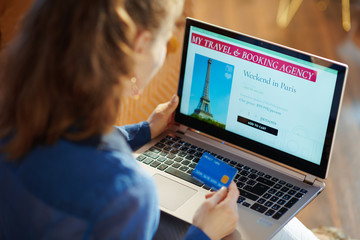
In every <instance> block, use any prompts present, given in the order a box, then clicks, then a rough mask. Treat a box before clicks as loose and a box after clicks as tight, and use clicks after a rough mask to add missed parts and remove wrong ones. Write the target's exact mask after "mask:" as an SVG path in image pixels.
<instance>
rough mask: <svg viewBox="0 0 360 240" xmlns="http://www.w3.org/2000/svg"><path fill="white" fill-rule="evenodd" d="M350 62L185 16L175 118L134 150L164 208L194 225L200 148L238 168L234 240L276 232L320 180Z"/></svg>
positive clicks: (199, 198) (199, 196)
mask: <svg viewBox="0 0 360 240" xmlns="http://www.w3.org/2000/svg"><path fill="white" fill-rule="evenodd" d="M347 71H348V67H347V66H346V65H345V64H342V63H338V62H335V61H332V60H328V59H325V58H322V57H318V56H315V55H312V54H309V53H305V52H302V51H299V50H296V49H292V48H289V47H285V46H281V45H279V44H275V43H272V42H269V41H265V40H262V39H259V38H255V37H252V36H249V35H245V34H242V33H239V32H235V31H232V30H228V29H225V28H222V27H219V26H215V25H212V24H209V23H205V22H201V21H198V20H195V19H191V18H187V20H186V27H185V34H184V45H183V53H182V61H181V69H180V78H179V86H178V96H179V98H180V101H179V105H178V108H177V109H176V112H175V123H174V124H173V125H172V126H171V127H170V128H169V130H167V131H166V132H164V134H163V135H161V136H159V137H158V138H156V139H153V140H152V141H151V142H150V143H149V144H146V145H145V146H143V147H142V148H140V149H139V150H137V151H136V152H135V153H134V154H135V157H136V158H137V160H138V161H139V162H140V164H141V165H142V166H143V167H144V168H145V169H146V170H147V171H148V172H149V173H150V174H152V175H153V178H154V180H155V182H156V184H157V187H158V193H159V200H160V208H161V210H162V211H164V212H166V213H168V214H171V215H173V216H176V217H178V218H180V219H182V220H184V221H187V222H189V223H191V222H192V219H193V215H194V213H195V211H196V210H197V208H198V207H199V206H200V205H201V204H202V203H203V201H204V200H205V195H206V194H208V193H209V191H211V189H209V188H208V187H207V186H205V185H203V184H201V183H200V182H198V181H196V180H195V179H193V178H192V177H191V172H192V170H193V169H194V168H195V166H196V164H197V162H198V161H199V159H200V158H201V156H202V154H203V153H204V152H208V153H210V154H212V155H213V156H215V157H217V158H218V159H220V160H222V161H224V162H226V163H227V164H229V165H231V166H233V167H235V168H237V169H238V174H237V175H236V176H235V178H234V181H235V182H236V184H237V186H238V188H239V190H240V197H239V199H238V211H239V216H240V219H239V223H238V226H237V228H236V231H235V232H234V233H233V234H232V236H231V237H232V238H233V239H250V240H251V239H271V238H272V237H273V236H274V235H275V234H276V233H277V232H278V231H279V230H280V229H281V228H282V227H283V226H284V225H285V224H286V223H287V222H288V221H289V220H290V219H291V218H293V217H294V216H295V215H296V214H297V213H298V212H299V211H300V210H301V209H302V208H304V207H305V206H306V205H307V204H309V203H310V202H311V201H312V200H313V199H314V198H315V197H316V196H317V195H319V194H320V193H321V192H322V191H323V189H324V187H325V183H324V179H325V178H326V177H327V173H328V169H329V164H330V157H331V152H332V148H333V144H334V138H335V131H336V125H337V122H338V116H339V112H340V105H341V101H342V97H343V92H344V86H345V81H346V76H347Z"/></svg>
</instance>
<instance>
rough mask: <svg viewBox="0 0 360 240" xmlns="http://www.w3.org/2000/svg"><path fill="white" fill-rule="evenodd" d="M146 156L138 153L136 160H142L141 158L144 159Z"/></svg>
mask: <svg viewBox="0 0 360 240" xmlns="http://www.w3.org/2000/svg"><path fill="white" fill-rule="evenodd" d="M145 158H146V157H145V156H144V155H139V156H138V157H137V158H136V160H138V161H140V162H141V161H142V160H144V159H145Z"/></svg>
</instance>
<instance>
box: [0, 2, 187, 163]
mask: <svg viewBox="0 0 360 240" xmlns="http://www.w3.org/2000/svg"><path fill="white" fill-rule="evenodd" d="M178 9H182V0H136V1H135V0H94V1H85V0H78V1H70V0H36V1H35V3H34V4H33V6H32V8H31V10H30V11H29V12H28V13H27V15H26V16H25V18H24V20H23V24H22V27H21V29H20V31H19V34H18V35H17V37H16V38H15V39H14V41H13V42H12V43H11V44H10V45H9V46H8V47H7V49H5V51H4V53H3V58H2V62H1V66H0V68H1V69H0V91H1V92H0V98H1V99H0V100H1V101H0V115H1V118H0V134H1V136H2V137H9V139H10V140H9V141H8V142H7V145H5V147H4V148H3V150H4V151H5V152H7V153H8V154H9V156H10V157H12V158H17V157H19V156H22V155H24V154H25V153H26V152H28V151H29V150H30V149H31V147H33V146H34V145H35V144H38V143H45V144H51V143H54V142H56V141H57V140H58V139H59V138H61V137H65V138H68V139H73V140H77V139H84V138H86V137H90V136H94V135H98V134H102V133H104V132H106V131H108V130H109V129H110V127H111V126H112V125H113V124H114V123H115V121H116V118H117V114H118V109H119V106H120V98H121V96H122V95H123V94H124V91H130V90H131V85H132V84H131V81H130V79H132V78H133V77H135V78H136V79H138V81H137V84H138V85H139V87H140V88H141V87H143V86H145V84H146V82H147V81H148V77H147V76H149V74H151V75H153V71H154V70H156V69H157V68H158V67H159V65H160V64H161V62H162V60H161V61H160V62H159V63H157V62H156V57H155V55H154V52H156V51H158V50H159V49H161V51H164V50H165V49H164V47H165V44H166V42H165V40H166V39H167V38H168V37H166V38H165V37H164V36H165V34H164V33H166V34H169V32H170V30H169V29H171V28H172V26H173V25H174V21H175V16H178V15H179V13H178V12H177V11H179V10H178ZM166 36H167V35H166ZM142 70H143V71H142ZM143 72H144V73H146V72H147V73H148V75H143V74H142V73H143Z"/></svg>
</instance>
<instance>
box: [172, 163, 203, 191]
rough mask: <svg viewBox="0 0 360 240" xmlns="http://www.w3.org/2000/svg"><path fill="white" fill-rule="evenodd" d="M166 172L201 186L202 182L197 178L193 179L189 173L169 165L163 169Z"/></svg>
mask: <svg viewBox="0 0 360 240" xmlns="http://www.w3.org/2000/svg"><path fill="white" fill-rule="evenodd" d="M165 172H166V173H169V174H171V175H174V176H176V177H179V178H181V179H183V180H185V181H187V182H190V183H193V184H195V185H196V186H199V187H201V186H202V185H203V184H202V183H201V182H199V181H197V180H195V179H194V178H193V177H191V176H190V175H189V174H186V173H184V172H181V171H179V170H177V169H175V168H173V167H169V168H167V169H166V170H165Z"/></svg>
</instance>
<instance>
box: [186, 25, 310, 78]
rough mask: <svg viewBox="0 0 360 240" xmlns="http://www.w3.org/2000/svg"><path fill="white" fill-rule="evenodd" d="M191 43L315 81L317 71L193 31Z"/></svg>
mask: <svg viewBox="0 0 360 240" xmlns="http://www.w3.org/2000/svg"><path fill="white" fill-rule="evenodd" d="M191 43H193V44H196V45H199V46H202V47H205V48H209V49H212V50H215V51H218V52H222V53H224V54H228V55H231V56H234V57H237V58H240V59H243V60H246V61H249V62H253V63H255V64H259V65H262V66H264V67H268V68H271V69H274V70H277V71H280V72H284V73H287V74H290V75H292V76H295V77H298V78H302V79H306V80H309V81H311V82H316V77H317V71H314V70H312V69H309V68H306V67H302V66H299V65H297V64H293V63H290V62H286V61H283V60H280V59H277V58H274V57H270V56H268V55H265V54H261V53H258V52H255V51H251V50H248V49H245V48H241V47H238V46H235V45H232V44H229V43H226V42H223V41H219V40H216V39H213V38H209V37H206V36H203V35H200V34H197V33H194V32H193V33H192V34H191Z"/></svg>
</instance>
